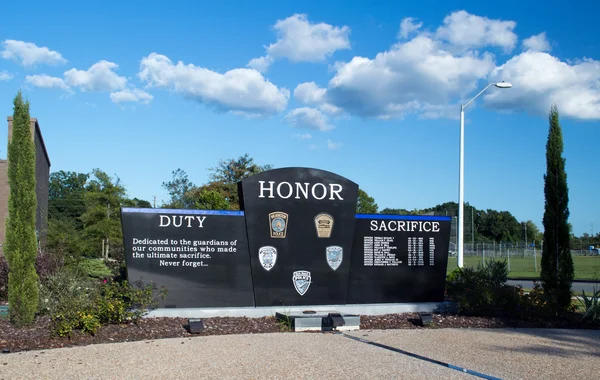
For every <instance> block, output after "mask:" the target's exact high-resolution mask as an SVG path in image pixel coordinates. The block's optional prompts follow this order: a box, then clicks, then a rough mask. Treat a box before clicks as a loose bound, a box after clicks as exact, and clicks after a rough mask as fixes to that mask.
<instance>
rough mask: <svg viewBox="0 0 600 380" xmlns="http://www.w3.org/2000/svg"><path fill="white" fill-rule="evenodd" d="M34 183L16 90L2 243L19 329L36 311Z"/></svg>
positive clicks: (24, 114) (26, 124)
mask: <svg viewBox="0 0 600 380" xmlns="http://www.w3.org/2000/svg"><path fill="white" fill-rule="evenodd" d="M35 184H36V180H35V147H34V144H33V139H32V136H31V131H30V118H29V101H24V100H23V96H22V94H21V92H20V91H19V93H18V94H17V96H16V97H15V99H14V114H13V123H12V140H11V141H10V142H9V144H8V185H9V188H10V194H9V197H8V218H7V220H6V241H5V244H4V247H5V255H6V259H7V261H8V303H9V310H10V319H11V321H12V322H13V323H15V324H16V325H19V326H23V325H27V324H29V323H31V322H32V321H33V318H34V316H35V313H36V312H37V310H38V297H39V295H38V294H39V290H38V275H37V273H36V271H35V260H36V255H37V238H36V233H35V217H36V216H35V215H36V207H37V199H36V195H35Z"/></svg>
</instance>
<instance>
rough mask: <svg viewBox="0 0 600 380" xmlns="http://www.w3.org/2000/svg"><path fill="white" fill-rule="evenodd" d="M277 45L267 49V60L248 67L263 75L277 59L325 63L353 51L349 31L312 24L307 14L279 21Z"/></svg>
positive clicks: (257, 59)
mask: <svg viewBox="0 0 600 380" xmlns="http://www.w3.org/2000/svg"><path fill="white" fill-rule="evenodd" d="M273 28H274V30H275V32H276V34H277V41H276V42H275V43H272V44H270V45H269V46H267V47H266V50H267V54H266V55H265V56H264V57H260V58H254V59H252V60H251V61H250V62H249V63H248V66H249V67H251V68H254V69H256V70H258V71H261V72H264V71H266V70H267V68H268V67H269V65H270V64H271V63H272V62H273V61H274V60H275V59H277V58H287V59H289V60H290V61H292V62H319V61H324V60H326V59H327V57H329V56H331V55H332V54H333V53H334V52H335V51H336V50H345V49H350V28H349V27H348V26H342V27H337V26H333V25H330V24H326V23H323V22H321V23H311V22H310V21H308V18H307V16H306V15H305V14H294V15H292V16H290V17H288V18H286V19H283V20H277V22H276V23H275V25H274V27H273Z"/></svg>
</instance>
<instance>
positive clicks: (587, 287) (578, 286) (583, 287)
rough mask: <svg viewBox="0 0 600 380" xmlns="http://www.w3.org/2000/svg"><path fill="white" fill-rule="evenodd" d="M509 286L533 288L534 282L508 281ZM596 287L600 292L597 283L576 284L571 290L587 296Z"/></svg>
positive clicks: (599, 285) (599, 286)
mask: <svg viewBox="0 0 600 380" xmlns="http://www.w3.org/2000/svg"><path fill="white" fill-rule="evenodd" d="M507 282H508V284H509V285H521V286H522V287H523V288H525V289H532V288H533V281H527V280H508V281H507ZM594 287H595V288H596V291H598V290H600V284H599V283H595V282H574V283H573V286H572V287H571V289H572V290H573V291H574V292H576V293H577V294H581V290H584V291H585V294H587V295H591V294H592V292H593V291H594Z"/></svg>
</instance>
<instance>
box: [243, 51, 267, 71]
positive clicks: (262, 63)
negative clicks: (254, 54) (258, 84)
mask: <svg viewBox="0 0 600 380" xmlns="http://www.w3.org/2000/svg"><path fill="white" fill-rule="evenodd" d="M271 63H273V58H272V57H269V56H268V55H267V56H264V57H259V58H252V59H251V60H250V62H248V65H247V66H248V67H249V68H251V69H254V70H256V71H259V72H261V73H264V72H265V71H267V70H268V69H269V66H271Z"/></svg>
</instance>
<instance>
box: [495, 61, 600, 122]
mask: <svg viewBox="0 0 600 380" xmlns="http://www.w3.org/2000/svg"><path fill="white" fill-rule="evenodd" d="M490 79H491V80H492V81H494V82H495V81H501V80H506V81H507V82H508V81H510V82H511V83H512V84H513V88H512V89H510V90H502V91H494V92H490V93H489V94H487V95H486V96H485V104H486V105H487V106H490V107H494V108H498V109H506V110H516V111H528V112H532V113H536V114H541V115H545V114H547V113H548V111H549V109H550V106H551V105H552V104H556V105H557V106H558V110H559V112H560V114H561V115H562V116H568V117H572V118H577V119H600V61H595V60H592V59H585V60H580V61H577V62H574V63H572V64H570V63H567V62H563V61H561V60H559V59H558V58H556V57H553V56H552V55H550V54H548V53H544V52H536V51H526V52H523V53H521V54H519V55H517V56H515V57H513V58H511V59H510V60H508V61H507V62H506V63H505V64H503V65H501V66H499V67H498V68H497V69H496V70H494V72H493V73H492V74H491V76H490Z"/></svg>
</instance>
